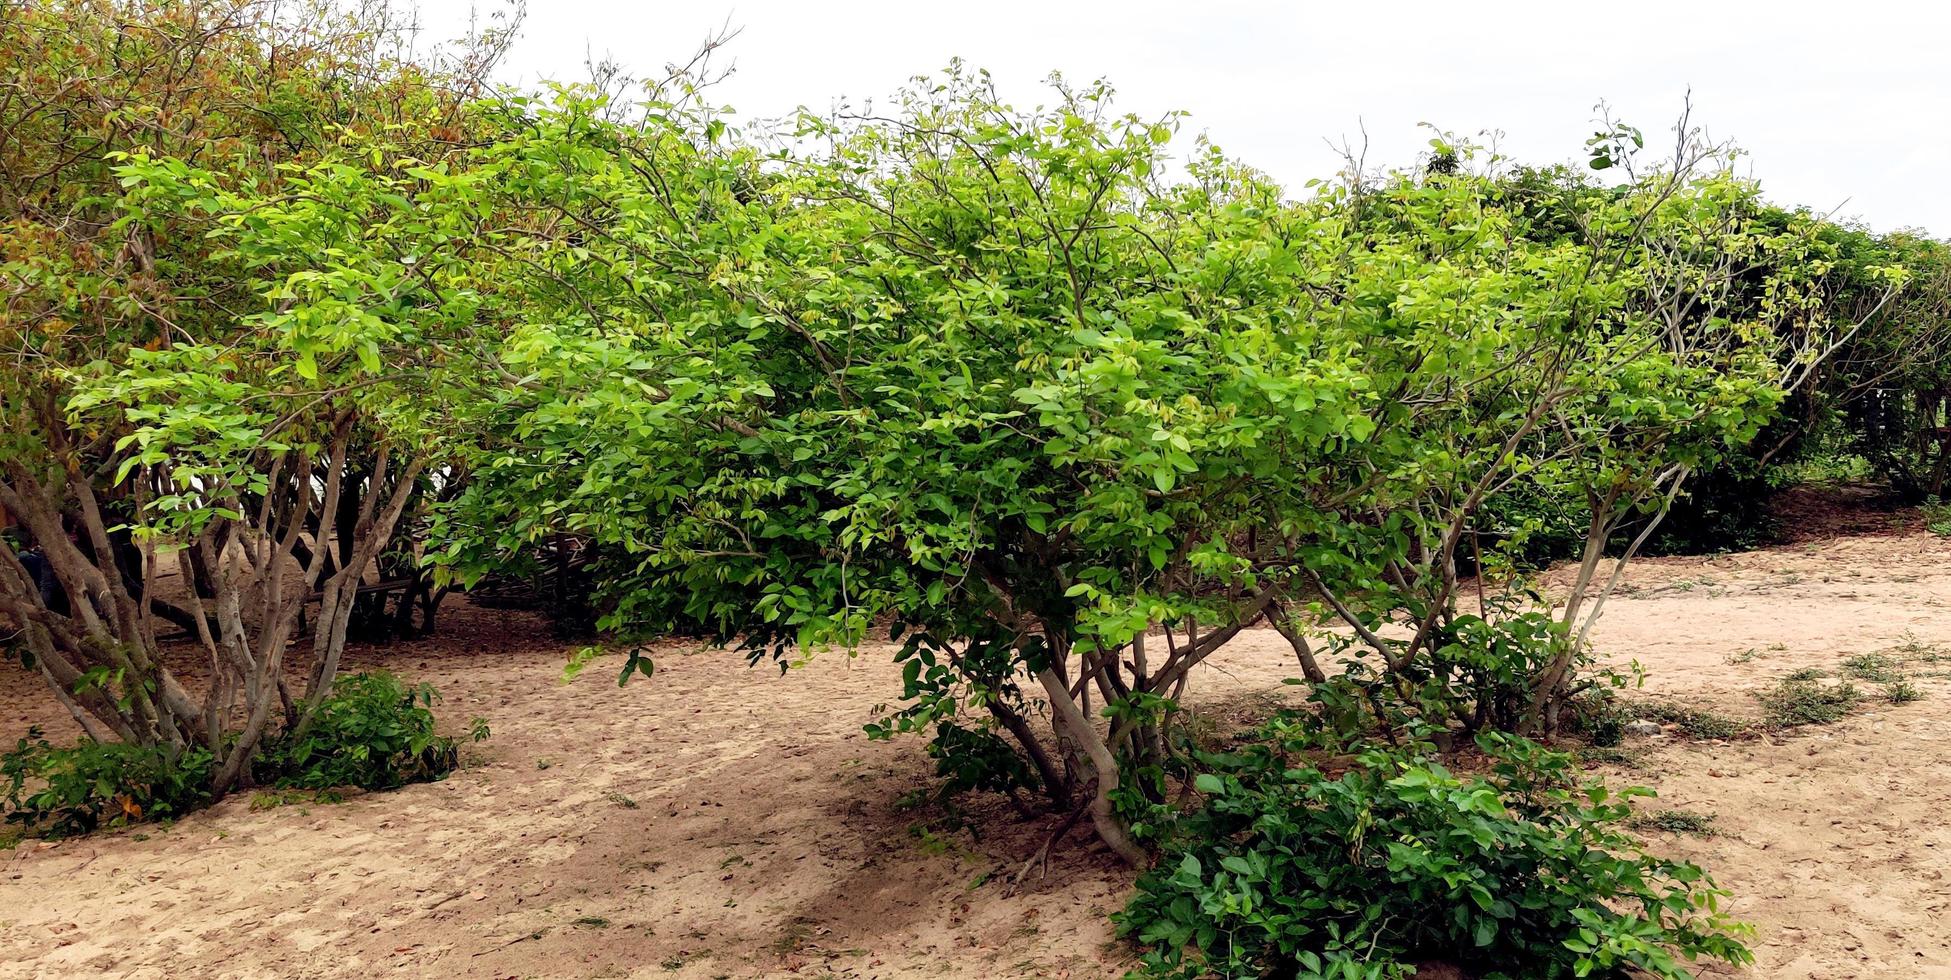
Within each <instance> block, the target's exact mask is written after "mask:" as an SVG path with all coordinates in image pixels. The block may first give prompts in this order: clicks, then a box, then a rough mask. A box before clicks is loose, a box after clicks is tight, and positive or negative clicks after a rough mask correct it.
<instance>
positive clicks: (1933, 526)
mask: <svg viewBox="0 0 1951 980" xmlns="http://www.w3.org/2000/svg"><path fill="white" fill-rule="evenodd" d="M1924 526H1925V527H1926V528H1928V529H1930V532H1931V533H1932V534H1935V535H1937V536H1938V537H1940V538H1951V503H1947V502H1944V501H1939V500H1934V501H1931V502H1930V503H1927V504H1925V505H1924Z"/></svg>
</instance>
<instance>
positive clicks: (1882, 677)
mask: <svg viewBox="0 0 1951 980" xmlns="http://www.w3.org/2000/svg"><path fill="white" fill-rule="evenodd" d="M1843 673H1844V674H1847V675H1848V676H1850V677H1854V678H1856V679H1857V680H1859V681H1873V682H1875V683H1878V684H1889V683H1891V682H1893V681H1896V680H1898V679H1900V678H1901V677H1902V675H1901V674H1899V673H1897V668H1896V664H1894V663H1892V662H1891V661H1890V658H1888V657H1885V656H1883V655H1882V654H1876V653H1860V654H1857V655H1856V656H1854V657H1851V658H1849V659H1848V660H1845V661H1843Z"/></svg>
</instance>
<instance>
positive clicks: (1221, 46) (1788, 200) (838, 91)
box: [420, 0, 1951, 237]
mask: <svg viewBox="0 0 1951 980" xmlns="http://www.w3.org/2000/svg"><path fill="white" fill-rule="evenodd" d="M481 2H482V7H483V9H487V8H488V7H489V6H490V0H481ZM469 3H470V0H420V4H421V9H422V11H423V13H422V17H423V23H424V24H425V26H426V28H427V29H428V33H429V34H431V35H433V36H435V37H445V36H454V35H456V34H458V33H460V31H461V29H462V26H463V25H464V24H465V22H466V12H467V10H468V9H469ZM727 23H729V24H730V25H731V26H733V27H735V28H740V29H742V33H741V34H740V35H739V37H738V39H737V40H736V41H735V42H734V43H733V44H732V45H731V46H730V48H729V49H728V50H727V51H726V52H724V53H723V56H724V57H727V58H729V59H730V60H731V61H733V62H735V64H736V68H737V71H736V73H735V74H734V75H733V76H732V77H731V78H730V79H729V80H728V81H726V82H725V83H724V84H723V86H722V87H721V88H719V89H718V90H717V100H718V101H721V102H725V103H729V104H730V105H731V106H733V107H734V108H736V109H737V110H738V112H739V114H740V115H742V116H748V117H770V116H778V115H782V114H784V113H786V112H789V111H790V110H791V109H793V108H794V107H795V106H799V105H806V106H809V107H812V108H816V109H823V108H828V107H830V106H831V105H832V104H833V103H834V102H835V101H836V100H837V99H839V98H841V97H845V98H848V99H851V100H855V101H860V100H864V99H868V98H875V97H882V96H885V95H887V94H888V93H889V92H891V91H893V90H894V89H896V88H898V87H900V85H901V84H902V83H903V82H905V81H906V80H907V79H908V78H909V77H910V76H912V75H915V74H920V73H926V72H932V71H935V70H937V69H939V68H941V67H942V66H944V65H945V64H947V62H948V60H949V59H950V58H952V57H955V56H960V57H962V58H964V59H965V60H967V61H968V62H969V63H970V64H971V65H973V66H978V67H985V68H988V69H989V70H990V71H991V73H992V74H994V75H995V76H996V78H997V80H998V83H999V85H1000V86H1001V87H1002V89H1003V93H1004V95H1005V96H1006V97H1008V98H1009V99H1010V100H1011V101H1012V102H1014V103H1016V104H1017V105H1019V106H1024V107H1027V106H1030V105H1034V104H1036V103H1038V102H1039V101H1042V98H1041V96H1042V93H1041V92H1039V91H1038V86H1039V84H1040V82H1041V81H1042V79H1043V78H1044V77H1045V76H1046V75H1047V74H1048V73H1049V72H1051V71H1052V70H1059V71H1062V72H1063V73H1064V74H1065V76H1066V77H1068V78H1070V79H1071V80H1073V81H1077V82H1083V81H1088V80H1090V79H1092V78H1096V77H1100V76H1102V77H1107V78H1109V79H1110V80H1111V81H1112V82H1113V83H1114V84H1115V85H1116V86H1117V88H1118V92H1119V106H1120V107H1121V108H1123V109H1126V110H1128V111H1134V112H1138V113H1140V114H1142V115H1152V114H1156V113H1159V112H1163V111H1166V110H1169V109H1184V110H1187V111H1189V112H1190V113H1191V114H1192V116H1191V118H1190V119H1189V120H1188V135H1190V133H1192V132H1198V131H1202V130H1203V131H1205V132H1207V133H1209V134H1210V135H1211V136H1212V137H1213V139H1214V140H1215V141H1216V142H1217V143H1218V144H1219V145H1220V146H1222V147H1223V148H1224V149H1225V150H1226V151H1227V153H1228V154H1229V155H1231V156H1234V157H1237V158H1239V159H1241V160H1243V161H1245V162H1246V163H1248V164H1250V165H1252V166H1255V167H1258V168H1259V169H1261V170H1264V171H1267V172H1268V173H1270V174H1272V175H1273V176H1274V177H1275V178H1276V179H1278V180H1280V181H1281V182H1282V183H1284V184H1286V185H1287V186H1288V187H1289V188H1290V189H1294V190H1297V189H1298V188H1299V186H1300V184H1301V183H1302V182H1303V181H1305V180H1307V179H1308V178H1310V177H1327V176H1331V175H1332V174H1333V173H1334V172H1335V171H1336V169H1337V168H1338V166H1339V161H1338V158H1337V156H1336V153H1335V152H1334V151H1333V150H1331V149H1330V148H1329V145H1328V141H1330V140H1332V141H1334V142H1335V143H1339V142H1340V141H1341V140H1342V139H1343V138H1344V137H1345V138H1347V139H1349V140H1351V141H1353V142H1356V143H1358V144H1359V142H1360V140H1361V132H1362V130H1363V129H1364V128H1366V131H1367V134H1368V145H1369V153H1368V159H1369V162H1370V164H1371V165H1373V164H1388V165H1397V164H1408V163H1410V162H1412V161H1413V159H1414V157H1415V154H1417V153H1418V152H1420V151H1422V150H1423V149H1424V148H1425V146H1426V142H1425V141H1426V140H1427V139H1428V137H1429V134H1428V133H1427V132H1426V131H1424V130H1422V129H1420V128H1418V126H1417V124H1418V123H1420V122H1425V121H1427V122H1430V123H1434V124H1436V125H1438V126H1440V127H1443V128H1445V129H1450V130H1455V131H1458V132H1465V133H1474V132H1477V131H1479V130H1486V129H1495V130H1501V131H1502V132H1503V134H1504V135H1503V136H1502V138H1501V141H1500V145H1501V146H1502V147H1503V148H1504V150H1505V151H1506V152H1508V153H1511V154H1512V155H1514V156H1516V157H1517V158H1518V159H1520V160H1522V161H1525V162H1529V163H1550V162H1557V161H1564V160H1574V159H1576V160H1580V161H1582V160H1583V155H1582V148H1583V144H1584V141H1585V139H1586V138H1587V137H1588V136H1589V135H1590V134H1591V133H1592V131H1593V129H1594V126H1593V125H1592V120H1593V117H1594V106H1595V105H1596V104H1597V103H1598V102H1599V101H1600V100H1601V99H1603V100H1605V101H1607V102H1608V103H1610V104H1611V106H1612V107H1613V110H1614V114H1615V115H1616V116H1619V117H1621V118H1623V119H1625V120H1626V121H1628V122H1631V123H1633V124H1634V125H1637V126H1639V127H1640V128H1641V129H1642V130H1644V131H1645V132H1646V134H1647V137H1648V144H1649V150H1650V149H1651V147H1652V146H1653V145H1654V144H1655V143H1656V142H1663V140H1660V138H1659V135H1660V134H1662V133H1664V132H1665V131H1666V130H1667V128H1668V127H1669V126H1670V125H1671V124H1672V121H1673V119H1674V118H1675V117H1676V116H1677V115H1678V112H1679V110H1680V107H1681V100H1682V98H1683V96H1684V94H1685V92H1686V91H1687V89H1688V88H1689V87H1690V86H1691V88H1692V89H1693V93H1694V104H1695V120H1696V121H1697V122H1698V123H1701V124H1703V125H1705V126H1706V127H1707V129H1708V132H1709V133H1710V134H1711V135H1712V136H1714V137H1717V138H1731V139H1733V140H1735V141H1736V142H1737V143H1739V144H1740V145H1741V146H1742V147H1744V148H1745V149H1746V150H1747V151H1748V152H1749V155H1750V156H1749V160H1748V162H1747V165H1748V167H1749V168H1750V169H1751V170H1752V172H1753V174H1754V175H1755V176H1757V177H1759V178H1760V179H1761V181H1762V184H1763V187H1764V190H1765V192H1766V194H1767V196H1768V197H1769V198H1770V199H1771V200H1773V201H1775V202H1777V203H1780V204H1785V205H1807V206H1809V207H1813V208H1816V209H1818V210H1822V211H1828V210H1830V209H1832V208H1838V207H1840V211H1838V216H1839V217H1842V218H1851V217H1854V218H1857V219H1860V220H1862V221H1864V222H1866V223H1868V224H1869V225H1870V226H1871V227H1872V228H1875V229H1877V230H1879V231H1887V230H1890V229H1894V228H1900V227H1913V228H1917V227H1921V228H1925V229H1929V230H1931V231H1933V232H1935V233H1936V234H1937V235H1938V236H1940V237H1944V236H1947V235H1951V4H1946V3H1942V2H1935V0H1913V2H1895V0H1856V2H1853V3H1835V2H1833V0H1828V2H1823V3H1801V2H1798V0H1787V2H1777V3H1764V2H1738V3H1737V2H1730V0H1692V2H1672V0H1630V2H1627V3H1607V4H1600V3H1589V2H1578V0H1565V2H1559V3H1543V2H1501V3H1491V2H1483V0H1448V2H1442V3H1434V2H1423V0H1412V2H1396V3H1387V4H1380V3H1368V4H1363V3H1355V2H1347V0H1343V2H1332V3H1328V2H1313V0H1310V2H1295V3H1278V2H1273V0H1264V2H1254V0H1184V2H1178V3H1157V2H1150V0H1127V2H1122V3H1120V2H1090V3H1066V2H1059V0H1043V2H1018V0H978V2H975V3H956V4H941V3H928V2H925V0H913V2H908V3H900V2H853V3H819V2H811V0H802V2H789V0H741V2H737V3H733V2H728V0H696V2H690V3H669V2H660V0H647V2H646V0H639V2H629V0H530V4H529V10H528V19H527V22H526V24H525V25H524V29H523V32H522V40H521V41H519V42H518V43H517V45H516V47H515V49H514V51H513V52H512V55H511V58H510V61H509V63H508V66H507V70H506V71H505V72H504V74H505V75H506V76H507V78H508V80H510V81H517V82H525V83H526V82H533V81H535V80H536V79H538V78H557V79H564V80H575V79H579V78H582V77H584V72H583V62H584V57H585V55H586V54H588V53H594V54H595V55H596V56H598V57H599V58H601V57H606V56H607V57H609V58H611V59H613V60H616V61H618V62H620V63H622V64H624V65H626V66H628V67H630V68H632V69H634V70H637V71H639V72H643V73H649V72H654V71H656V70H658V69H660V68H662V67H663V66H664V65H665V64H666V63H668V62H672V61H683V60H685V59H687V58H688V57H689V55H690V53H691V52H692V51H694V50H695V49H696V47H697V46H698V43H699V42H700V41H702V40H703V39H704V38H705V37H707V36H709V35H710V34H711V33H713V31H714V30H716V29H717V28H718V27H720V26H721V25H724V24H727Z"/></svg>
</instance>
